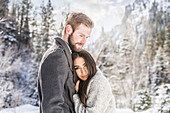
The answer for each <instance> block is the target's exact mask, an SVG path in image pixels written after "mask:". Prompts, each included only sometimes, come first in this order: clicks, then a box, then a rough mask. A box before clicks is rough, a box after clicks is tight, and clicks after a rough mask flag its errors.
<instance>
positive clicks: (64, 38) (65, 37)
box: [62, 35, 68, 44]
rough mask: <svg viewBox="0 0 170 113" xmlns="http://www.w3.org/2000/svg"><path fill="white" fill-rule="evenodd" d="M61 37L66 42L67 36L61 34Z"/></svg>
mask: <svg viewBox="0 0 170 113" xmlns="http://www.w3.org/2000/svg"><path fill="white" fill-rule="evenodd" d="M62 39H63V40H64V41H66V42H67V44H68V36H67V35H63V37H62Z"/></svg>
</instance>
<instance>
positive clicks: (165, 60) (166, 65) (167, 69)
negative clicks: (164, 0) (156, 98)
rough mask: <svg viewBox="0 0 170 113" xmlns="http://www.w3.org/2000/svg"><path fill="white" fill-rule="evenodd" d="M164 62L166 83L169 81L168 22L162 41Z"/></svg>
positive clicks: (169, 41)
mask: <svg viewBox="0 0 170 113" xmlns="http://www.w3.org/2000/svg"><path fill="white" fill-rule="evenodd" d="M164 53H165V54H164V63H165V71H166V73H167V76H168V78H169V79H167V80H166V83H170V57H169V56H170V23H168V25H167V31H166V36H165V43H164Z"/></svg>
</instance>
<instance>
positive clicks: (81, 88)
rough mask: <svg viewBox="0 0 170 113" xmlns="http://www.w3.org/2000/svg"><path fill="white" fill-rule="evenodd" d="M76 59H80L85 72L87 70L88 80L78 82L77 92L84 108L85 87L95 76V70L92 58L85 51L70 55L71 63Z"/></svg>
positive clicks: (85, 98) (85, 100)
mask: <svg viewBox="0 0 170 113" xmlns="http://www.w3.org/2000/svg"><path fill="white" fill-rule="evenodd" d="M78 57H82V58H83V59H84V60H85V64H86V66H87V70H88V78H87V80H85V81H82V80H80V84H79V91H78V95H79V98H80V101H81V102H82V103H83V105H84V106H86V102H87V94H86V91H87V86H88V84H89V82H90V80H91V78H92V77H93V76H94V75H95V74H96V71H97V69H96V63H95V61H94V59H93V57H92V56H91V55H90V53H89V52H87V51H86V50H81V51H80V52H73V54H72V58H73V61H74V60H75V59H76V58H78Z"/></svg>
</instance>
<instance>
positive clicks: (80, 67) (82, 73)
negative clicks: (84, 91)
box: [74, 57, 88, 81]
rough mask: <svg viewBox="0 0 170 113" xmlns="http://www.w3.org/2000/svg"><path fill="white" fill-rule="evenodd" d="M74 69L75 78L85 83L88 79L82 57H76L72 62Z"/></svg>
mask: <svg viewBox="0 0 170 113" xmlns="http://www.w3.org/2000/svg"><path fill="white" fill-rule="evenodd" d="M74 67H75V70H76V73H77V76H78V77H79V78H80V79H81V80H83V81H85V80H87V78H88V70H87V66H86V63H85V60H84V58H82V57H78V58H76V59H75V60H74Z"/></svg>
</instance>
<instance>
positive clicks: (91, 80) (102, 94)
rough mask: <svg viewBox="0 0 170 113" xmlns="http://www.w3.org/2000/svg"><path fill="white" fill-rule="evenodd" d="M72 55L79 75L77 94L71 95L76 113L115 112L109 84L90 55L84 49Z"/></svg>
mask: <svg viewBox="0 0 170 113" xmlns="http://www.w3.org/2000/svg"><path fill="white" fill-rule="evenodd" d="M72 56H73V62H74V67H75V70H76V73H77V76H78V77H79V80H78V81H77V83H76V86H75V88H76V92H77V94H74V95H73V101H74V104H75V111H76V113H115V100H114V97H113V95H112V90H111V87H110V84H109V82H108V80H107V79H106V78H105V77H104V76H103V74H102V72H101V71H100V70H99V69H97V68H96V63H95V61H94V59H93V58H92V56H91V55H90V54H89V53H88V52H87V51H85V50H82V51H81V52H75V53H73V55H72Z"/></svg>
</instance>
